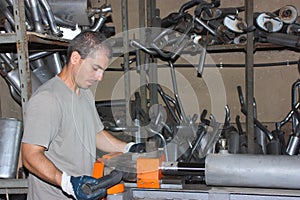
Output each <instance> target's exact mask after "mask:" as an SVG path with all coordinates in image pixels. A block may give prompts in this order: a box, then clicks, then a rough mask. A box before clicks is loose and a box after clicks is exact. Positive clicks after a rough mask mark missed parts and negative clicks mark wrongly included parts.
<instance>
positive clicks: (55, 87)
mask: <svg viewBox="0 0 300 200" xmlns="http://www.w3.org/2000/svg"><path fill="white" fill-rule="evenodd" d="M101 130H103V124H102V122H101V120H100V118H99V116H98V113H97V110H96V107H95V101H94V99H93V95H92V92H91V91H90V90H89V89H86V90H84V89H81V90H80V96H78V95H76V94H75V93H74V92H72V91H71V90H70V88H68V87H67V85H66V84H65V83H64V82H63V81H62V80H61V79H60V78H59V77H58V76H55V77H54V78H52V79H51V80H49V81H48V82H46V83H45V84H43V85H42V86H41V87H40V88H38V90H37V91H36V92H35V93H34V94H33V95H32V97H31V98H30V100H29V102H28V104H27V105H26V110H25V124H24V134H23V139H22V142H24V143H30V144H36V145H40V146H43V147H45V148H46V151H45V155H46V156H47V158H49V159H50V160H51V161H52V162H53V163H54V164H55V166H56V167H57V168H58V169H60V170H61V171H64V172H66V173H68V174H69V175H72V176H80V175H91V174H92V170H93V163H94V162H95V160H96V133H98V132H100V131H101ZM28 181H29V191H28V197H27V198H28V199H30V200H35V199H36V200H39V199H47V200H51V199H53V200H54V199H60V200H61V199H69V198H68V197H67V196H65V195H64V194H63V193H62V191H61V189H60V188H59V187H55V186H52V185H50V184H48V183H46V182H44V181H43V180H40V179H39V178H38V177H36V176H34V175H33V174H30V175H29V178H28Z"/></svg>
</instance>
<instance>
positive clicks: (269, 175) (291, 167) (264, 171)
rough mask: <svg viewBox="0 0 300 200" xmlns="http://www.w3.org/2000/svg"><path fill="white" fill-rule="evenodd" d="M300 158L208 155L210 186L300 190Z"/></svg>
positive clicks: (207, 168)
mask: <svg viewBox="0 0 300 200" xmlns="http://www.w3.org/2000/svg"><path fill="white" fill-rule="evenodd" d="M299 166H300V157H299V156H287V155H253V154H252V155H250V154H243V155H242V154H208V155H207V157H206V160H205V181H206V184H207V185H214V186H239V187H264V188H287V189H300V181H299V180H300V167H299Z"/></svg>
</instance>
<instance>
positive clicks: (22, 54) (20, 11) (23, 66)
mask: <svg viewBox="0 0 300 200" xmlns="http://www.w3.org/2000/svg"><path fill="white" fill-rule="evenodd" d="M13 7H14V8H13V11H14V18H15V31H16V39H17V42H16V45H17V53H18V69H19V76H20V83H21V102H22V108H23V109H22V110H23V120H24V116H25V115H24V114H25V111H24V110H25V109H24V108H25V106H24V105H25V103H26V102H27V101H28V99H29V96H30V95H31V82H30V68H29V60H28V38H27V35H26V26H25V6H24V0H15V1H14V5H13Z"/></svg>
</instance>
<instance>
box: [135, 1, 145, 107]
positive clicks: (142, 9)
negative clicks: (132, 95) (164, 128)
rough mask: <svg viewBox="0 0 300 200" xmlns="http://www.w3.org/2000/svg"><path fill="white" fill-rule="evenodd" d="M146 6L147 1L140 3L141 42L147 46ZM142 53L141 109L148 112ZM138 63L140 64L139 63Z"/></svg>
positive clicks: (141, 54)
mask: <svg viewBox="0 0 300 200" xmlns="http://www.w3.org/2000/svg"><path fill="white" fill-rule="evenodd" d="M145 10H146V4H145V0H140V1H139V27H140V41H141V43H142V44H146V35H145V34H146V32H145V23H146V15H145ZM138 51H140V52H139V53H140V58H139V59H140V62H139V63H140V64H141V66H140V96H141V108H142V109H143V110H144V111H146V110H147V88H146V82H147V74H146V69H145V63H146V60H145V59H146V55H145V53H144V52H143V51H141V50H138ZM137 63H138V62H137Z"/></svg>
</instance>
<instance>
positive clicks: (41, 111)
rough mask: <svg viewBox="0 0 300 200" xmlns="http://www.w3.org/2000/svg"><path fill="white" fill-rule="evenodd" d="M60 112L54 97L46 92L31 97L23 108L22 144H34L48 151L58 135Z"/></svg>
mask: <svg viewBox="0 0 300 200" xmlns="http://www.w3.org/2000/svg"><path fill="white" fill-rule="evenodd" d="M60 122H61V111H60V107H59V105H58V102H57V101H56V99H55V97H54V96H53V95H51V93H49V92H47V91H43V92H40V93H38V94H36V95H34V96H32V97H31V99H30V100H29V102H28V103H27V105H26V108H25V123H24V133H23V139H22V142H24V143H30V144H36V145H40V146H43V147H45V148H47V149H48V147H49V144H50V143H51V141H52V140H53V138H54V137H55V135H56V134H57V133H58V130H59V127H60Z"/></svg>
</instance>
